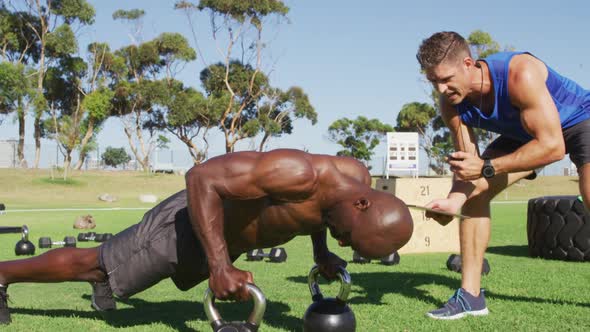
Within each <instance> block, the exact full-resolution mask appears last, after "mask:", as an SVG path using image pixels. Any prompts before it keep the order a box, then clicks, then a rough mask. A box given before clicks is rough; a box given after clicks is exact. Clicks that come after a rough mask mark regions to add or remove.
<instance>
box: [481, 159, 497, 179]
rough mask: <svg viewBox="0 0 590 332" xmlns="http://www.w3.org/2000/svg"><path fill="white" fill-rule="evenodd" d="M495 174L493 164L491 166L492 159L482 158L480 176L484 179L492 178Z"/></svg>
mask: <svg viewBox="0 0 590 332" xmlns="http://www.w3.org/2000/svg"><path fill="white" fill-rule="evenodd" d="M494 175H496V170H495V169H494V166H492V161H491V160H490V159H484V160H483V167H482V168H481V176H483V177H484V178H486V179H490V178H493V177H494Z"/></svg>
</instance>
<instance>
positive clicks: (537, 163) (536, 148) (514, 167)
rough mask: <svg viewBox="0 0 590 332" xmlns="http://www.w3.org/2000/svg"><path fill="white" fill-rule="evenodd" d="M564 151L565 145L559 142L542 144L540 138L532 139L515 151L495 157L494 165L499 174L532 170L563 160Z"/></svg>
mask: <svg viewBox="0 0 590 332" xmlns="http://www.w3.org/2000/svg"><path fill="white" fill-rule="evenodd" d="M563 153H564V151H563V147H561V145H559V144H553V145H551V144H549V143H546V144H542V143H541V142H539V141H538V140H531V141H530V142H528V143H526V144H524V145H523V146H521V147H520V148H518V149H517V150H516V151H514V152H513V153H510V154H507V155H505V156H502V157H498V158H493V159H492V165H493V166H494V169H495V170H496V173H497V174H498V173H514V172H521V171H530V170H534V169H537V168H540V167H543V166H546V165H549V164H551V163H552V162H555V161H558V160H561V159H562V158H563V156H564V154H563Z"/></svg>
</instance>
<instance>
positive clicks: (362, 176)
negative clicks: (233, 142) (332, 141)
mask: <svg viewBox="0 0 590 332" xmlns="http://www.w3.org/2000/svg"><path fill="white" fill-rule="evenodd" d="M278 152H280V153H277V154H276V155H275V156H270V157H271V158H268V159H265V160H260V158H256V156H254V158H253V159H252V156H250V155H246V156H244V157H245V159H246V162H249V161H253V162H254V163H255V164H256V165H257V164H258V163H260V162H262V163H267V162H275V161H273V159H275V158H285V156H286V155H287V156H288V157H287V160H288V158H294V159H296V158H300V157H299V156H298V155H299V154H300V152H298V151H288V150H284V151H283V150H281V151H278ZM248 154H250V153H248ZM307 156H309V158H303V160H302V161H301V165H300V166H298V167H297V168H298V169H300V171H301V172H302V174H309V176H306V179H305V182H302V183H300V184H299V186H301V187H304V188H309V189H306V191H305V194H304V195H302V196H298V195H294V196H290V195H287V196H285V195H283V194H282V193H281V192H276V193H271V194H269V195H268V196H264V197H260V198H255V199H247V200H240V199H224V202H223V206H224V220H225V223H224V224H225V231H224V234H225V239H226V241H227V243H228V249H229V252H230V254H232V255H234V254H240V253H242V252H244V251H247V250H250V249H254V248H262V247H265V248H268V247H272V246H276V245H279V244H283V243H285V242H288V241H289V240H291V239H292V238H294V237H295V236H298V235H310V234H312V233H314V232H318V231H321V230H323V229H325V224H324V223H323V222H322V210H323V208H325V207H326V206H327V205H329V204H331V203H332V202H333V201H334V198H336V197H334V196H335V195H333V194H331V192H333V191H335V190H343V188H344V187H346V186H347V185H350V183H355V181H358V182H360V183H365V184H370V181H371V179H370V175H369V173H368V171H367V169H366V167H365V166H364V165H362V164H361V163H360V162H358V161H356V160H355V159H352V158H348V157H333V156H325V155H307ZM281 160H282V161H285V159H281ZM288 161H289V160H288ZM277 162H278V161H277ZM289 162H297V161H295V160H290V161H289ZM254 167H256V166H254ZM307 168H309V169H307ZM277 172H279V171H277ZM277 175H279V174H277ZM269 180H270V179H269ZM262 181H265V180H262ZM354 185H358V184H354ZM344 190H345V189H344ZM326 197H333V198H332V199H329V198H328V199H326Z"/></svg>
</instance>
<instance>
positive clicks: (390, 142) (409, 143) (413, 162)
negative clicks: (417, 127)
mask: <svg viewBox="0 0 590 332" xmlns="http://www.w3.org/2000/svg"><path fill="white" fill-rule="evenodd" d="M419 152H420V145H419V136H418V133H414V132H412V133H401V132H395V133H387V165H386V166H387V170H386V171H385V176H386V178H389V174H391V173H393V172H396V171H408V172H410V173H411V174H412V176H413V177H418V165H419V160H418V156H419V155H420V153H419Z"/></svg>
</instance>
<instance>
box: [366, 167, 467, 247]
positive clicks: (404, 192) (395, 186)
mask: <svg viewBox="0 0 590 332" xmlns="http://www.w3.org/2000/svg"><path fill="white" fill-rule="evenodd" d="M451 182H452V179H451V178H390V179H377V182H376V184H375V186H376V188H375V189H377V190H382V191H386V192H389V193H391V194H394V195H395V196H397V198H399V199H401V200H402V201H404V202H405V203H406V204H415V205H420V206H424V205H426V204H427V203H428V202H430V201H432V200H434V199H439V198H445V197H447V195H448V194H449V190H450V189H451ZM410 213H411V214H412V219H413V220H414V233H413V234H412V238H411V239H410V241H409V242H408V243H407V244H406V245H405V246H403V247H402V248H401V249H400V250H399V253H400V254H403V253H429V252H459V250H460V249H459V220H458V219H457V218H455V219H453V221H451V222H450V223H449V224H447V225H446V226H441V225H440V224H439V223H437V222H436V221H435V220H434V219H430V218H426V215H425V212H424V211H422V210H417V209H410Z"/></svg>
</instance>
